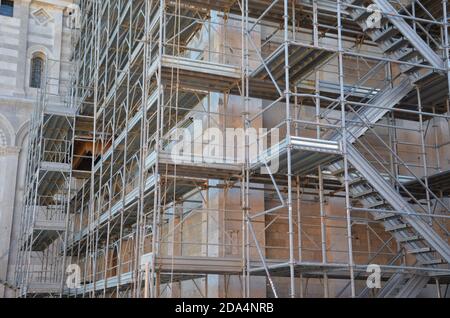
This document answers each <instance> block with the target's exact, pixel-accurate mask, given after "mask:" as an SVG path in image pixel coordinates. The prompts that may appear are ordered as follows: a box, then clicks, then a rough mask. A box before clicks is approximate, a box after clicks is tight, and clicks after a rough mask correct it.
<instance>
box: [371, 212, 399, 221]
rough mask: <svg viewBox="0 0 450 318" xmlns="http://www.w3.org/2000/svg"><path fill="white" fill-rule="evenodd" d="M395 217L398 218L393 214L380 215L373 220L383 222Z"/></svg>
mask: <svg viewBox="0 0 450 318" xmlns="http://www.w3.org/2000/svg"><path fill="white" fill-rule="evenodd" d="M395 217H398V215H397V214H394V213H382V214H379V215H377V216H375V217H374V218H373V219H374V220H375V221H384V220H387V219H391V218H395Z"/></svg>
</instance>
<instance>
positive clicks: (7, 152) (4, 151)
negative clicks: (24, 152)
mask: <svg viewBox="0 0 450 318" xmlns="http://www.w3.org/2000/svg"><path fill="white" fill-rule="evenodd" d="M19 153H20V148H19V147H0V156H12V155H18V154H19Z"/></svg>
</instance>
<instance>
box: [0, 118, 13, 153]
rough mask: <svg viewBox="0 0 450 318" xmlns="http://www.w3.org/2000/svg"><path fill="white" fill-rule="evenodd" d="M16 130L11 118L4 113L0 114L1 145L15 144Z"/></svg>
mask: <svg viewBox="0 0 450 318" xmlns="http://www.w3.org/2000/svg"><path fill="white" fill-rule="evenodd" d="M15 136H16V135H15V132H14V128H13V126H12V125H11V123H10V122H9V120H8V119H7V118H6V117H5V116H4V115H2V114H0V146H1V147H8V146H12V145H14V144H15V141H16V140H15V139H16V138H15Z"/></svg>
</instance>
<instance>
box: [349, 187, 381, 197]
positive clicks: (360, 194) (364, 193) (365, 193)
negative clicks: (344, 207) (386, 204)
mask: <svg viewBox="0 0 450 318" xmlns="http://www.w3.org/2000/svg"><path fill="white" fill-rule="evenodd" d="M376 193H377V192H376V191H375V190H374V189H367V190H365V191H361V192H357V193H354V194H353V198H355V199H359V198H363V197H367V196H369V195H372V194H376Z"/></svg>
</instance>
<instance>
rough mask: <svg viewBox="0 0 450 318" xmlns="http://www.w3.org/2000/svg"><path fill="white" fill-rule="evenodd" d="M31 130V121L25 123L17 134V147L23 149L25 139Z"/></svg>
mask: <svg viewBox="0 0 450 318" xmlns="http://www.w3.org/2000/svg"><path fill="white" fill-rule="evenodd" d="M29 130H30V121H29V120H27V121H26V122H24V123H23V124H22V125H21V126H20V128H19V129H18V130H17V133H16V142H15V145H16V147H23V146H24V144H23V143H24V141H25V138H26V137H27V135H28V134H29Z"/></svg>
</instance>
